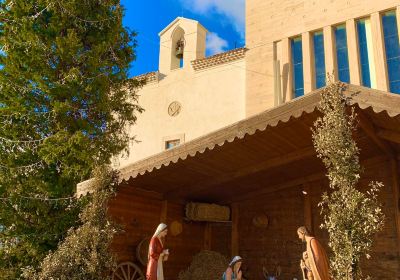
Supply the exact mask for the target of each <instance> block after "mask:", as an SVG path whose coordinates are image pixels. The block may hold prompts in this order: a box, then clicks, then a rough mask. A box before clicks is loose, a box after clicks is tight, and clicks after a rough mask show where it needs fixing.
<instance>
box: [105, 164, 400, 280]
mask: <svg viewBox="0 0 400 280" xmlns="http://www.w3.org/2000/svg"><path fill="white" fill-rule="evenodd" d="M392 175H393V173H392V168H391V162H390V161H389V160H387V161H385V160H382V161H380V162H376V163H375V165H371V166H369V167H368V168H367V169H366V170H365V172H364V173H363V175H362V178H361V184H360V185H361V186H363V188H362V189H363V190H365V187H366V186H367V185H368V182H369V181H371V180H378V181H382V182H383V183H384V184H385V187H384V190H383V191H382V192H381V194H380V199H381V202H382V204H383V206H384V213H385V215H386V223H385V227H384V230H383V231H382V232H381V233H379V234H378V235H377V238H376V242H375V245H374V249H373V253H372V260H371V261H369V262H368V263H365V264H364V272H365V273H366V274H368V275H370V276H371V277H372V279H400V259H399V253H398V248H399V245H400V244H399V242H400V240H398V238H397V234H398V233H397V229H396V222H395V217H396V215H398V213H397V214H396V212H395V211H396V207H395V200H394V196H393V186H392V185H393V178H392V177H393V176H392ZM264 187H265V188H268V183H267V182H266V183H265V186H264ZM327 189H328V181H327V180H326V179H320V180H317V181H312V182H304V184H302V185H298V186H296V187H293V188H290V189H285V190H282V191H279V192H275V193H269V194H265V195H263V196H257V197H254V198H252V199H250V200H246V201H243V202H240V203H238V204H237V207H238V211H239V212H238V213H239V220H238V231H237V235H238V236H237V238H238V241H239V242H238V250H239V254H240V255H241V256H242V257H243V258H244V260H245V261H244V264H243V266H244V270H245V271H246V276H247V277H248V279H263V277H262V267H263V266H265V267H266V268H267V270H268V271H270V272H272V271H274V269H276V267H277V266H278V265H279V266H280V267H281V269H282V274H281V277H280V279H293V278H294V277H296V278H297V279H301V275H300V270H299V259H300V256H301V253H302V252H303V251H304V250H305V245H304V244H302V243H301V242H300V240H298V238H297V234H296V229H297V227H299V226H301V225H304V224H309V225H312V228H311V230H312V232H313V233H314V234H315V235H316V236H317V238H318V239H319V240H320V241H321V242H322V244H323V245H324V247H325V248H326V249H328V246H327V241H328V235H327V232H326V231H325V230H321V229H320V227H319V225H320V224H321V222H322V220H321V217H320V213H319V211H320V209H319V207H318V203H319V201H320V200H321V195H322V193H323V192H324V191H326V190H327ZM303 190H306V191H307V195H305V194H304V193H303V192H302V191H303ZM165 207H166V209H165ZM162 209H163V201H162V200H161V199H160V198H155V197H148V196H143V195H142V194H137V193H135V191H134V190H133V188H131V187H124V188H121V189H120V190H119V192H118V195H117V197H116V198H115V199H114V200H113V201H112V202H111V203H110V209H109V213H110V214H111V215H112V216H113V217H114V218H115V219H116V220H117V221H119V222H120V223H121V224H123V225H124V226H125V231H124V232H123V233H121V234H119V235H118V236H117V237H116V238H115V240H114V243H113V246H112V248H113V250H114V251H115V252H117V254H118V259H119V261H126V260H129V261H134V262H136V263H137V260H136V256H135V250H136V246H137V245H138V244H139V242H140V241H141V240H142V239H143V238H145V237H147V236H151V235H152V233H153V231H154V230H155V227H156V226H157V225H158V223H159V222H160V219H165V217H166V221H167V223H168V224H169V225H170V224H171V223H172V222H173V221H178V222H181V223H182V225H183V232H182V233H181V234H180V235H178V236H172V235H171V234H169V235H168V237H167V241H166V248H169V249H170V251H171V255H170V259H169V261H168V262H167V263H166V264H165V266H164V269H165V276H166V279H167V280H173V279H174V280H175V279H177V276H178V274H179V272H180V271H182V270H184V269H186V268H187V267H188V266H189V264H190V262H191V261H192V257H193V256H194V255H195V254H196V253H198V252H199V251H200V250H202V249H204V248H205V246H207V247H208V248H211V250H214V251H217V252H220V253H222V254H224V255H226V256H227V257H228V258H230V257H231V254H232V247H231V246H232V243H231V239H232V235H231V234H232V227H231V224H230V223H226V224H213V223H212V224H209V226H208V227H206V223H194V222H187V221H184V220H183V217H184V205H182V204H176V203H171V202H167V203H166V204H165V203H164V211H162ZM165 210H166V211H165ZM397 211H398V210H397ZM257 214H266V215H267V216H268V218H269V225H268V227H267V228H266V229H263V228H257V227H255V226H254V225H253V224H252V219H253V218H254V216H256V215H257ZM163 215H166V216H164V217H162V216H163ZM205 237H207V238H206V239H205ZM143 269H144V268H143Z"/></svg>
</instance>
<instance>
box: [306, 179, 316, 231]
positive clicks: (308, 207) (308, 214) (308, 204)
mask: <svg viewBox="0 0 400 280" xmlns="http://www.w3.org/2000/svg"><path fill="white" fill-rule="evenodd" d="M303 197H304V225H305V226H306V227H307V228H308V229H309V230H310V231H311V233H313V232H314V228H313V226H314V225H313V215H312V206H311V187H310V185H309V184H304V185H303Z"/></svg>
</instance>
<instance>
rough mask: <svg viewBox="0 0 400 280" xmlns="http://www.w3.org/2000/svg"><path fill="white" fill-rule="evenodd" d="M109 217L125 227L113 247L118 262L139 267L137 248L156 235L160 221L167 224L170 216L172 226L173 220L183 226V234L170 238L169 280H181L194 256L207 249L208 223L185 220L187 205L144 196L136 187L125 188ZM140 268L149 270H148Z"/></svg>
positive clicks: (114, 201)
mask: <svg viewBox="0 0 400 280" xmlns="http://www.w3.org/2000/svg"><path fill="white" fill-rule="evenodd" d="M109 214H110V215H111V216H112V217H113V218H114V219H115V220H116V221H117V222H118V223H120V224H121V225H123V227H124V231H123V232H122V233H120V234H118V235H117V236H116V237H115V239H114V241H113V244H112V250H113V251H114V252H115V253H116V254H117V258H118V262H123V261H132V262H134V263H136V264H139V262H138V260H137V258H136V247H137V246H138V244H139V243H140V241H141V240H143V239H144V238H146V237H150V236H152V234H153V233H154V231H155V229H156V227H157V225H158V224H159V223H160V220H162V221H163V222H165V220H164V219H165V217H166V222H167V224H168V225H170V224H171V223H172V222H173V221H178V222H180V223H182V225H183V231H182V233H181V234H180V235H178V236H172V234H171V232H170V233H169V235H168V236H167V239H166V244H165V248H168V249H169V250H170V258H169V260H168V261H167V262H166V263H165V265H164V273H165V278H166V280H168V279H170V280H173V279H174V280H175V279H177V275H178V274H179V272H180V271H182V270H184V269H186V268H187V267H188V266H189V265H190V262H191V261H192V256H194V255H195V254H196V253H198V252H199V251H200V250H202V249H203V241H204V229H205V224H204V223H189V222H185V221H183V216H184V205H181V204H174V203H170V202H165V201H162V200H161V199H160V198H156V197H152V196H151V195H149V196H146V195H143V194H142V193H138V192H136V191H135V190H134V188H132V187H121V188H119V190H118V193H117V196H116V198H115V199H113V200H112V201H111V202H110V205H109ZM165 215H166V216H165ZM139 266H140V267H142V268H143V271H145V267H143V266H141V265H140V264H139Z"/></svg>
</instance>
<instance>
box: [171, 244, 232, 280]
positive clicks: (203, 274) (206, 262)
mask: <svg viewBox="0 0 400 280" xmlns="http://www.w3.org/2000/svg"><path fill="white" fill-rule="evenodd" d="M228 264H229V261H228V259H227V258H226V257H225V256H223V255H221V254H220V253H217V252H214V251H207V250H204V251H201V252H200V253H198V254H197V255H195V256H194V257H193V260H192V263H191V264H190V266H189V268H188V269H187V270H184V271H181V272H180V273H179V276H178V280H199V279H201V280H216V279H221V277H222V274H223V273H224V271H225V270H226V269H227V267H228Z"/></svg>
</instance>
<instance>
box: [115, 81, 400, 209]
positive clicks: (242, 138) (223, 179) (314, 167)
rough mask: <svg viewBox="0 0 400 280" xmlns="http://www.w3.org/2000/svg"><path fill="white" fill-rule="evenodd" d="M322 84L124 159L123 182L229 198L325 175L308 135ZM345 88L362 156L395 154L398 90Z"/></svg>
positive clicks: (167, 192)
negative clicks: (173, 143)
mask: <svg viewBox="0 0 400 280" xmlns="http://www.w3.org/2000/svg"><path fill="white" fill-rule="evenodd" d="M321 92H322V89H319V90H316V91H314V92H312V93H310V94H307V95H305V96H303V97H301V98H297V99H294V100H292V101H290V102H287V103H285V104H283V105H281V106H278V107H275V108H273V109H269V110H267V111H264V112H262V113H260V114H258V115H255V116H253V117H250V118H247V119H245V120H242V121H239V122H237V123H235V124H232V125H230V126H228V127H225V128H222V129H220V130H217V131H215V132H212V133H210V134H207V135H205V136H202V137H200V138H197V139H195V140H192V141H190V142H187V143H185V144H183V145H180V146H178V147H176V148H173V149H170V150H167V151H164V152H162V153H160V154H156V155H154V156H152V157H149V158H147V159H144V160H141V161H138V162H136V163H134V164H132V165H129V166H127V167H124V168H122V169H121V176H122V179H123V184H128V185H130V186H132V187H134V188H137V189H140V190H145V191H150V192H154V193H156V194H158V195H160V197H162V198H164V199H171V200H179V201H185V200H186V201H187V200H197V201H207V202H218V203H227V202H232V201H237V200H243V199H246V198H250V197H251V196H255V195H258V194H260V193H265V192H273V191H276V190H280V189H284V188H287V187H291V186H295V185H299V184H301V183H302V182H304V181H305V180H310V181H312V180H314V179H317V178H322V177H323V176H324V173H325V172H324V167H323V165H322V163H321V160H320V159H318V158H317V157H316V153H315V151H314V148H313V145H312V138H311V135H312V132H311V127H312V126H313V123H314V121H315V120H316V118H317V117H318V116H319V115H320V112H319V111H318V109H317V106H318V103H319V101H320V96H321ZM344 93H345V95H346V96H348V97H349V98H350V104H351V105H352V106H354V107H355V108H356V110H357V113H358V116H359V129H358V130H357V131H356V133H355V138H356V140H357V143H358V145H359V147H360V149H361V161H362V163H365V164H367V163H368V161H370V162H371V161H374V159H378V158H380V159H382V157H394V156H397V154H398V152H399V151H400V95H396V94H392V93H387V92H382V91H378V90H374V89H369V88H364V87H360V86H354V85H348V86H347V88H346V90H345V92H344ZM261 182H262V183H261ZM266 185H267V186H268V187H267V188H266V187H265V186H266Z"/></svg>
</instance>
